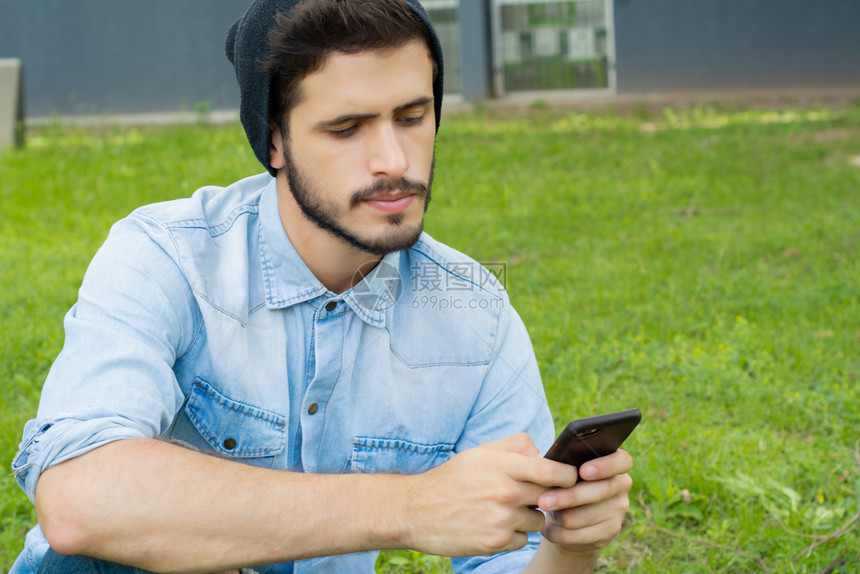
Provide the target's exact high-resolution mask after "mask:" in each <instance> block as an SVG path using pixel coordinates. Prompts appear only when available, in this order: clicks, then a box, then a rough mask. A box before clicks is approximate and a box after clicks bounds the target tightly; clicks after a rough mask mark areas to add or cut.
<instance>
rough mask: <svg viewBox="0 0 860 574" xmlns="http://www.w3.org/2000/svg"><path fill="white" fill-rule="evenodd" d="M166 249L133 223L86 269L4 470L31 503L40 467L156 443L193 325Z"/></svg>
mask: <svg viewBox="0 0 860 574" xmlns="http://www.w3.org/2000/svg"><path fill="white" fill-rule="evenodd" d="M171 248H172V243H171V241H170V237H169V234H168V233H167V232H166V231H165V230H164V229H162V228H161V227H160V226H159V225H158V224H157V223H156V222H154V221H152V220H150V219H148V218H146V217H142V216H138V215H132V216H130V217H129V218H127V219H124V220H122V221H120V222H119V223H117V224H116V225H115V226H114V227H113V228H112V230H111V233H110V235H109V236H108V239H107V240H106V242H105V244H104V245H103V246H102V247H101V249H100V250H99V251H98V253H97V254H96V256H95V257H94V259H93V261H92V263H91V264H90V266H89V268H88V269H87V273H86V275H85V277H84V281H83V283H82V285H81V288H80V291H79V294H78V301H77V303H76V304H75V305H74V306H73V307H72V309H71V310H70V311H69V312H68V314H67V315H66V318H65V321H64V329H65V342H64V345H63V349H62V351H61V353H60V355H59V356H58V357H57V360H56V361H55V362H54V365H53V366H52V367H51V371H50V373H49V374H48V377H47V379H46V381H45V385H44V388H43V391H42V398H41V402H40V404H39V412H38V414H37V417H36V418H35V419H33V420H31V421H29V422H28V423H27V425H26V426H25V428H24V435H23V439H22V441H21V445H20V448H19V452H18V455H17V456H16V457H15V459H14V461H13V464H12V468H13V472H14V474H15V477H16V479H17V480H18V483H19V484H20V486H21V487H22V488H23V489H24V491H25V492H26V494H27V496H28V497H29V498H30V500H34V497H35V491H36V484H37V481H38V479H39V476H40V475H41V473H42V472H43V471H44V470H45V469H47V468H49V467H51V466H53V465H55V464H59V463H60V462H63V461H65V460H69V459H71V458H74V457H77V456H80V455H82V454H84V453H86V452H88V451H90V450H92V449H94V448H97V447H99V446H102V445H104V444H107V443H109V442H112V441H115V440H119V439H126V438H140V437H155V436H158V435H159V434H160V433H162V432H164V430H165V429H166V428H167V427H168V426H169V424H170V422H171V420H172V418H173V416H174V413H175V412H176V410H177V409H178V408H179V407H180V406H181V404H182V401H183V395H182V392H181V390H180V388H179V386H178V384H177V381H176V377H175V376H174V373H173V365H174V364H175V362H176V360H177V358H178V357H180V356H181V355H182V354H183V353H184V352H186V351H187V350H188V349H189V348H190V346H191V345H192V344H193V342H194V337H195V334H196V333H197V331H198V330H199V327H200V325H199V323H200V319H199V312H198V313H195V309H196V303H195V301H194V296H193V293H192V292H191V290H190V289H189V287H188V285H187V282H186V281H185V280H184V277H183V274H182V271H181V269H180V268H179V267H178V266H177V264H176V261H175V258H174V257H172V256H171V254H170V250H171Z"/></svg>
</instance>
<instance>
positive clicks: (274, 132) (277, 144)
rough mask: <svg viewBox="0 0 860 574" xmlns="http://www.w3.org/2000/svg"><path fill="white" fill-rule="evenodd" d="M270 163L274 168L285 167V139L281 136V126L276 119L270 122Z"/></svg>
mask: <svg viewBox="0 0 860 574" xmlns="http://www.w3.org/2000/svg"><path fill="white" fill-rule="evenodd" d="M269 133H270V134H271V135H270V137H269V165H270V166H272V168H273V169H283V167H284V166H285V165H286V164H285V163H284V140H283V138H282V137H281V128H279V127H278V124H276V123H275V122H274V121H272V122H269Z"/></svg>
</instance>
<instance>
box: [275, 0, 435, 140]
mask: <svg viewBox="0 0 860 574" xmlns="http://www.w3.org/2000/svg"><path fill="white" fill-rule="evenodd" d="M416 40H419V41H422V42H424V44H425V45H426V46H427V51H428V54H429V55H430V57H431V58H432V50H431V49H430V46H432V45H433V44H432V40H431V38H430V35H429V32H428V30H427V27H426V26H425V25H424V24H423V23H422V21H421V19H420V18H419V17H418V16H417V15H416V14H415V12H414V11H413V10H412V9H410V8H409V6H408V5H407V4H406V3H404V2H403V1H402V0H312V1H305V2H302V3H301V4H299V5H298V6H296V7H295V8H294V9H293V10H291V11H290V12H289V13H288V14H286V15H285V14H278V15H277V16H276V18H275V25H274V27H273V28H272V30H271V31H270V32H269V58H268V59H267V60H266V61H265V62H264V63H263V66H264V70H265V72H266V73H268V74H269V76H270V77H271V79H272V84H271V85H272V93H271V96H270V98H269V117H270V118H272V119H274V120H275V121H276V122H277V124H278V126H279V127H280V128H281V131H282V134H283V135H284V136H286V135H287V133H286V131H285V127H286V123H287V115H288V114H289V112H290V110H291V109H292V108H293V107H294V106H295V105H297V104H298V103H299V102H300V101H301V99H302V97H303V96H302V93H301V81H302V80H303V79H305V78H306V77H307V76H309V75H310V74H312V73H314V72H316V71H318V70H319V69H320V68H322V66H323V64H324V63H325V60H326V58H327V57H328V56H329V55H330V54H331V53H332V52H343V53H346V54H356V53H359V52H364V51H368V50H384V49H388V48H399V47H402V46H405V45H406V44H409V43H410V42H414V41H416ZM433 64H434V65H433V75H434V79H435V76H436V74H437V73H438V67H437V64H438V63H437V62H436V61H435V60H434V61H433Z"/></svg>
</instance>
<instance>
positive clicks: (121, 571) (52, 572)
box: [38, 549, 151, 574]
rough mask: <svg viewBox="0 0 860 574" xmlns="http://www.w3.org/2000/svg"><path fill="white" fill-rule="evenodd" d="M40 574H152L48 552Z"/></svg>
mask: <svg viewBox="0 0 860 574" xmlns="http://www.w3.org/2000/svg"><path fill="white" fill-rule="evenodd" d="M38 574H151V573H147V571H145V570H141V569H140V568H133V567H131V566H123V565H121V564H114V563H112V562H105V561H104V560H98V559H97V558H87V557H86V556H65V555H63V554H58V553H57V552H54V550H53V549H51V550H48V552H47V554H45V557H44V558H43V559H42V564H41V565H40V566H39V572H38Z"/></svg>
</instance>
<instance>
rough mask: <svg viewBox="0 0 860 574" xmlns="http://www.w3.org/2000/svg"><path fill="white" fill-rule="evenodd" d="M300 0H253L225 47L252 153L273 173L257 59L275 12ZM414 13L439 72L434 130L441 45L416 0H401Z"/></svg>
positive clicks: (263, 79)
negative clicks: (237, 90) (235, 81)
mask: <svg viewBox="0 0 860 574" xmlns="http://www.w3.org/2000/svg"><path fill="white" fill-rule="evenodd" d="M299 1H300V0H256V1H255V2H254V3H253V4H252V5H251V6H250V7H249V8H248V11H247V12H245V15H244V16H243V17H241V18H239V19H238V20H236V22H235V23H234V24H233V25H232V26H231V27H230V31H229V32H228V33H227V41H226V42H225V49H226V51H227V59H228V60H230V63H231V64H233V67H234V68H235V70H236V79H237V80H238V81H239V92H240V94H239V95H240V104H239V119H240V120H241V122H242V127H244V128H245V134H246V135H247V136H248V141H249V142H250V143H251V149H252V150H254V155H256V156H257V159H258V160H259V161H260V163H262V164H263V166H264V167H265V168H266V169H267V170H268V171H269V173H271V174H272V175H275V174H276V173H277V170H275V169H273V168H272V166H271V165H269V141H270V139H271V135H270V134H271V132H270V129H269V98H270V88H271V85H272V79H271V78H270V77H269V76H268V75H267V74H266V73H265V72H263V71H261V69H260V63H261V62H263V61H265V60H266V59H267V58H268V56H269V30H270V29H271V28H272V26H273V25H274V23H275V15H276V14H278V13H287V12H289V11H290V10H292V9H293V8H294V7H295V6H296V5H297V4H298V3H299ZM403 1H404V2H405V3H406V5H407V6H409V8H410V9H411V10H412V11H413V12H414V13H415V15H416V16H418V18H419V19H420V20H421V22H422V23H423V24H424V26H426V28H427V31H428V32H429V34H428V36H429V41H430V51H431V53H432V55H433V59H434V60H435V61H436V64H437V67H438V73H437V75H436V78H435V80H434V81H433V97H434V99H435V108H436V131H439V121H440V120H441V116H442V77H443V74H442V45H441V44H440V43H439V37H438V36H437V35H436V31H435V30H434V29H433V24H432V23H431V22H430V17H429V16H428V15H427V12H426V11H425V10H424V8H423V7H422V6H421V4H420V3H419V0H403Z"/></svg>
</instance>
